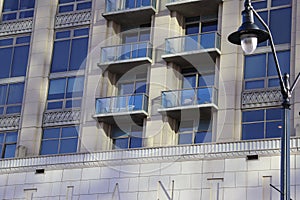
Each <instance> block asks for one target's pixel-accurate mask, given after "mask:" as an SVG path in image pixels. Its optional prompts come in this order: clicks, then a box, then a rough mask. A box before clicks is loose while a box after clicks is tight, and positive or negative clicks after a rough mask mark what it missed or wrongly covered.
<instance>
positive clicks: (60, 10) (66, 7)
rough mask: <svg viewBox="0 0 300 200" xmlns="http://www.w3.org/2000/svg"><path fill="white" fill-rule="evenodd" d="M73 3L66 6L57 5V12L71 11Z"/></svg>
mask: <svg viewBox="0 0 300 200" xmlns="http://www.w3.org/2000/svg"><path fill="white" fill-rule="evenodd" d="M73 7H74V5H67V6H60V7H59V9H58V10H59V11H58V12H59V13H64V12H72V11H73Z"/></svg>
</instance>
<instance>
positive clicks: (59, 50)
mask: <svg viewBox="0 0 300 200" xmlns="http://www.w3.org/2000/svg"><path fill="white" fill-rule="evenodd" d="M69 52H70V41H69V40H65V41H59V42H55V43H54V48H53V58H52V66H51V72H62V71H67V69H68V63H69Z"/></svg>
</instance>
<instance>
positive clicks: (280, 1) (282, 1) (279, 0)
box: [271, 0, 292, 7]
mask: <svg viewBox="0 0 300 200" xmlns="http://www.w3.org/2000/svg"><path fill="white" fill-rule="evenodd" d="M291 3H292V0H272V4H271V6H272V7H275V6H282V5H289V4H291Z"/></svg>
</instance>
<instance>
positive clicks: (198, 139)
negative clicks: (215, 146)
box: [194, 132, 212, 144]
mask: <svg viewBox="0 0 300 200" xmlns="http://www.w3.org/2000/svg"><path fill="white" fill-rule="evenodd" d="M211 137H212V134H211V132H198V133H196V135H195V141H194V143H195V144H197V143H206V142H211V140H212V139H211Z"/></svg>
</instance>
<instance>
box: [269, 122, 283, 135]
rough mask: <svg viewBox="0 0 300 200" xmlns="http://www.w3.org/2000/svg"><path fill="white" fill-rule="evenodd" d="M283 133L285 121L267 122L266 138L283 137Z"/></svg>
mask: <svg viewBox="0 0 300 200" xmlns="http://www.w3.org/2000/svg"><path fill="white" fill-rule="evenodd" d="M282 134H283V123H282V122H281V121H277V122H268V123H267V127H266V138H276V137H281V136H282Z"/></svg>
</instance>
